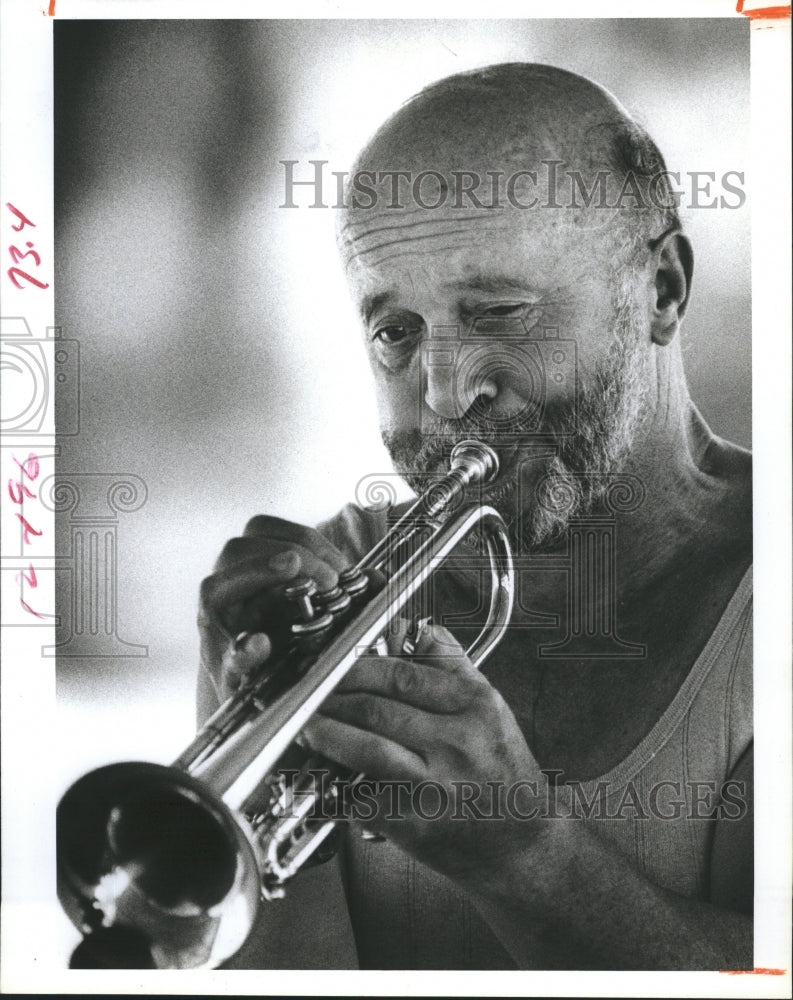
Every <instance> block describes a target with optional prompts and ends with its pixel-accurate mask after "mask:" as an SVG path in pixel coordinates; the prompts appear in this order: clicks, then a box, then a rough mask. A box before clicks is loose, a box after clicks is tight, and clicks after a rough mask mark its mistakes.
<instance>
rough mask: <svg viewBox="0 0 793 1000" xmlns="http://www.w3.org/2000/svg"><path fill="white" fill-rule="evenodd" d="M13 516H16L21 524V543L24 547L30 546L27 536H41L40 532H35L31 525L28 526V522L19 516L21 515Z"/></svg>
mask: <svg viewBox="0 0 793 1000" xmlns="http://www.w3.org/2000/svg"><path fill="white" fill-rule="evenodd" d="M15 516H16V517H17V518H19V520H20V521H21V522H22V527H23V531H22V541H23V542H24V543H25V545H30V539H29V538H28V535H29V534H30V535H40V534H41V532H40V531H37V530H36V529H35V528H34V527H33V525H32V524H29V523H28V522H27V521H26V520H25V518H24V517H22V515H21V514H16V515H15Z"/></svg>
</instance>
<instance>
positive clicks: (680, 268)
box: [650, 229, 694, 347]
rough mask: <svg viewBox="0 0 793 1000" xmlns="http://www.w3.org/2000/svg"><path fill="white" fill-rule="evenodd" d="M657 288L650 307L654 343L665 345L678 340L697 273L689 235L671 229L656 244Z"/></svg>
mask: <svg viewBox="0 0 793 1000" xmlns="http://www.w3.org/2000/svg"><path fill="white" fill-rule="evenodd" d="M652 267H653V269H654V272H655V277H654V282H655V292H654V295H653V301H652V307H651V310H650V334H651V336H652V339H653V343H655V344H658V345H659V346H660V347H665V346H666V345H667V344H669V343H671V341H672V340H674V337H675V334H676V333H677V331H678V329H679V327H680V321H681V320H682V318H683V316H684V315H685V311H686V307H687V306H688V300H689V297H690V295H691V279H692V276H693V274H694V251H693V250H692V248H691V243H690V242H689V240H688V237H686V236H684V235H683V234H682V233H681V232H680V231H679V230H675V229H671V230H670V231H669V232H668V233H664V235H663V236H661V237H660V238H659V239H658V240H656V241H655V243H654V244H653V256H652Z"/></svg>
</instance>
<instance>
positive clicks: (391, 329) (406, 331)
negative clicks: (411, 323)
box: [374, 326, 416, 345]
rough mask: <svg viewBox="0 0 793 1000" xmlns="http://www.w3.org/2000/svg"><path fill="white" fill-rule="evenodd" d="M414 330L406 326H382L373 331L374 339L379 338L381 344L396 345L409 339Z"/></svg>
mask: <svg viewBox="0 0 793 1000" xmlns="http://www.w3.org/2000/svg"><path fill="white" fill-rule="evenodd" d="M415 332H416V331H415V330H412V329H410V328H408V327H406V326H382V327H380V329H379V330H378V331H377V332H376V333H375V335H374V339H375V340H379V341H380V343H381V344H392V345H396V344H401V343H404V341H406V340H409V339H410V338H411V337H413V336H414V334H415Z"/></svg>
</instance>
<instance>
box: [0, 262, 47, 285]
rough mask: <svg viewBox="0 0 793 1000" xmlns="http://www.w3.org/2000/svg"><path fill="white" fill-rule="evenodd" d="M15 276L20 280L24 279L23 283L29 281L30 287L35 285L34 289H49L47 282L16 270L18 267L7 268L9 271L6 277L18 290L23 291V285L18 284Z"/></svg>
mask: <svg viewBox="0 0 793 1000" xmlns="http://www.w3.org/2000/svg"><path fill="white" fill-rule="evenodd" d="M17 274H18V275H19V277H20V278H24V279H25V281H29V282H30V283H31V285H35V286H36V288H49V287H50V285H49V282H48V281H47V282H44V281H39V279H38V278H34V277H33V275H31V274H28V273H27V271H23V270H21V268H18V267H9V269H8V277H9V278H10V279H11V280H12V281H13V282H14V284H15V285H16V287H17V288H19V289H23V290H24V285H20V283H19V282H18V281H17V279H16V275H17Z"/></svg>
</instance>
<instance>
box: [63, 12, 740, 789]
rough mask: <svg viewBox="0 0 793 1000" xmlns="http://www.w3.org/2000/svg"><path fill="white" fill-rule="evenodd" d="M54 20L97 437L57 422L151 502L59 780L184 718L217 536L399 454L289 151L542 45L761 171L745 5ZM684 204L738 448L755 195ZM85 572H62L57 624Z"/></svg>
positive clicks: (691, 326) (693, 162) (697, 308)
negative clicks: (604, 17) (293, 186)
mask: <svg viewBox="0 0 793 1000" xmlns="http://www.w3.org/2000/svg"><path fill="white" fill-rule="evenodd" d="M54 29H55V99H56V103H55V199H56V201H55V204H56V261H57V264H56V300H55V306H56V323H57V324H59V325H60V326H61V327H62V329H63V336H64V337H66V338H72V339H76V340H78V341H79V344H80V389H81V396H80V432H79V434H78V435H75V436H72V437H65V438H63V439H62V441H61V458H60V465H59V470H60V473H61V475H62V476H63V477H64V478H65V479H67V480H68V479H70V478H73V477H75V476H78V475H79V476H83V477H84V478H83V479H81V480H74V481H79V482H80V483H82V484H83V485H84V487H85V488H86V489H88V488H89V487H90V489H93V490H96V489H100V492H101V489H106V487H107V484H108V482H109V481H110V479H113V477H115V479H120V480H123V479H124V478H125V477H126V478H127V479H129V477H130V476H136V477H139V479H140V480H142V482H143V484H145V492H144V491H143V490H142V489H141V488H140V487H137V499H136V501H135V503H130V504H127V506H131V507H132V506H137V509H135V510H128V511H126V510H123V509H122V510H121V512H116V513H115V514H113V515H112V517H111V519H110V521H111V522H112V524H111V528H112V531H111V532H110V533H111V534H112V538H111V539H110V542H109V543H108V544H109V545H110V546H111V548H108V547H107V546H106V547H105V549H104V550H103V551H104V559H105V562H104V565H103V564H102V560H101V558H100V556H101V553H100V554H99V555H97V554H96V553H94V556H92V558H93V559H94V563H93V564H92V565H93V570H92V571H94V572H95V575H97V580H98V581H99V583H101V582H102V580H106V578H107V575H108V574H109V573H112V569H113V567H112V562H114V564H115V577H116V586H115V590H113V588H112V587H110V590H109V591H108V592H107V593H106V594H105V607H106V609H107V608H108V607H109V605H110V604H112V605H113V608H114V614H116V616H117V617H116V622H115V625H114V628H115V630H116V633H117V636H118V638H119V640H121V641H123V642H126V643H130V644H134V645H136V646H138V647H142V648H137V649H133V648H131V647H130V646H127V647H121V646H119V645H118V643H116V644H115V646H114V647H113V648H112V649H110V648H109V647H108V648H107V649H103V648H100V646H101V644H98V643H97V642H95V641H94V640H92V638H91V636H90V635H87V636H84V638H83V640H82V641H81V644H77V645H73V646H72V647H71V652H72V653H77V654H79V655H69V656H62V657H61V658H60V659H59V663H58V670H57V678H58V692H57V694H58V713H57V719H58V726H59V729H60V730H61V731H60V733H59V734H58V744H57V745H58V746H59V748H60V750H59V756H58V761H57V762H56V763H55V766H56V767H58V768H60V769H61V774H60V779H62V781H61V783H62V785H63V786H64V787H65V786H66V784H67V783H68V782H69V781H71V780H73V778H75V777H76V776H77V775H78V774H80V773H82V772H83V771H84V770H86V769H87V768H88V767H92V766H95V765H97V764H100V763H105V762H110V761H112V760H117V759H124V758H130V757H132V758H145V759H151V760H157V761H168V760H169V759H172V758H173V757H174V756H176V755H177V753H178V752H179V751H180V750H181V749H182V747H183V745H184V744H185V743H186V742H187V741H188V739H189V738H190V736H191V734H192V731H193V724H194V684H195V673H196V666H197V662H198V639H197V634H196V630H195V616H196V610H197V592H198V586H199V583H200V581H201V579H202V577H204V576H206V575H207V574H208V573H209V572H210V571H211V568H212V564H213V561H214V559H215V558H216V556H217V554H218V552H219V550H220V549H221V547H222V545H223V543H224V542H225V541H226V539H228V538H229V537H231V536H233V535H235V534H239V533H240V532H241V530H242V528H243V526H244V525H245V523H246V521H247V520H248V519H249V518H250V517H251V516H252V515H253V514H256V513H260V512H262V513H270V514H277V515H279V516H281V517H286V518H289V519H291V520H294V521H299V522H305V523H315V522H317V521H318V520H320V519H322V518H325V517H328V516H330V515H332V514H333V513H334V512H335V511H336V510H337V509H338V508H339V507H340V506H341V505H342V504H344V503H345V502H347V501H348V500H351V499H352V498H353V497H354V496H355V493H356V484H357V483H358V482H359V480H360V479H361V477H363V476H365V475H366V474H368V473H372V472H380V471H385V470H388V469H389V468H390V465H389V462H388V459H387V457H386V455H385V452H384V450H383V448H382V446H381V444H380V441H379V435H378V432H377V421H376V416H375V409H374V399H373V395H372V392H371V389H370V386H369V377H368V369H367V367H366V363H365V359H364V356H363V351H362V349H361V347H360V344H359V334H358V328H357V321H356V317H355V315H354V313H353V310H352V308H351V306H350V304H349V302H348V300H347V293H346V289H345V286H344V282H343V278H342V275H341V270H340V268H339V265H338V263H337V261H336V255H335V247H334V240H333V226H334V221H335V218H334V217H335V214H336V213H335V211H334V210H333V209H332V208H328V209H325V210H311V209H309V208H308V207H306V206H307V205H308V204H309V199H308V197H307V196H306V197H302V198H301V196H300V193H301V192H303V191H307V189H298V196H297V197H296V201H297V203H298V204H299V205H300V206H301V207H299V208H296V209H285V208H281V207H279V206H281V205H282V204H283V203H284V168H283V167H282V166H281V164H280V163H279V161H280V160H297V161H299V164H298V166H297V167H296V168H295V176H296V178H298V179H310V177H311V176H312V175H311V168H310V167H309V165H308V161H309V160H312V159H313V160H327V161H328V165H327V167H326V168H325V169H326V171H327V173H326V176H328V177H329V176H330V171H331V170H346V169H347V168H348V167H349V165H350V163H351V161H352V159H353V157H354V155H355V153H356V151H357V150H358V148H359V147H360V146H361V145H362V144H363V143H364V142H365V140H366V139H367V137H368V136H369V135H370V134H371V133H372V132H373V131H374V130H375V129H376V128H377V126H378V125H379V124H380V123H381V122H382V120H383V119H384V118H385V117H386V116H387V115H388V114H390V113H391V112H392V111H393V110H394V109H395V108H396V107H397V106H398V105H399V104H401V103H402V102H403V101H404V100H405V99H406V98H408V97H409V96H411V95H412V94H413V93H415V92H416V91H417V90H419V89H421V88H422V87H423V86H424V85H426V84H428V83H430V82H431V81H433V80H436V79H439V78H441V77H443V76H446V75H449V74H451V73H454V72H458V71H461V70H464V69H469V68H473V67H475V66H482V65H487V64H488V63H492V62H499V61H509V60H529V61H538V62H545V63H551V64H554V65H557V66H560V67H563V68H566V69H569V70H573V71H575V72H578V73H582V74H585V75H587V76H590V77H592V78H594V79H595V80H597V81H599V82H600V83H602V84H603V85H605V86H606V87H607V88H609V89H610V90H611V91H613V93H614V94H615V95H616V96H617V97H618V98H619V99H620V100H621V101H622V103H623V104H624V105H625V106H626V107H628V109H629V110H631V111H632V112H633V113H634V114H635V115H636V116H637V117H638V118H639V120H640V121H641V122H642V123H643V124H645V125H646V126H647V127H648V129H649V130H650V132H651V134H652V135H653V137H654V138H655V140H656V141H657V143H658V144H659V146H660V148H661V150H662V151H663V153H664V155H665V157H666V160H667V164H668V166H669V168H670V169H671V170H681V171H704V172H712V173H714V174H715V175H716V178H717V180H718V179H719V178H720V177H721V176H722V175H723V173H724V172H726V171H744V170H745V167H746V159H747V148H748V83H749V25H748V22H746V21H745V19H740V18H739V19H735V20H707V21H698V20H684V21H683V20H655V19H654V20H618V21H615V20H609V21H601V20H585V21H569V20H568V21H555V20H547V21H543V20H539V21H537V20H525V21H509V20H498V21H468V20H445V21H438V20H429V21H398V20H383V21H377V20H329V21H319V20H312V21H300V20H294V21H257V22H250V21H228V22H224V21H138V22H135V21H112V22H101V21H86V22H80V21H57V22H56V23H55V25H54ZM733 183H737V182H736V181H735V180H734V179H733ZM689 190H690V187H689ZM718 193H720V191H719V189H718V188H716V194H717V195H718ZM688 200H689V199H688V198H687V199H686V201H688ZM702 200H703V202H705V203H706V204H707V203H709V202H710V201H711V200H712V199H711V198H710V197H706V198H703V199H702ZM326 201H328V202H332V201H333V189H332V188H331V189H330V190H329V192H328V197H327V199H326ZM730 201H731V203H732V204H735V201H736V199H735V197H732V198H731V199H730ZM683 214H684V220H685V224H686V226H687V228H688V232H689V234H690V236H691V238H692V240H693V242H694V245H695V250H696V252H697V265H696V270H695V278H694V298H693V302H692V305H691V308H690V311H689V313H688V316H687V319H686V323H685V326H684V352H685V357H686V362H687V371H688V376H689V380H690V383H691V389H692V394H693V397H694V399H695V400H696V401H697V403H698V404H699V406H700V408H701V409H702V411H703V413H704V415H705V417H706V419H707V420H708V421H709V423H710V424H711V426H712V427H713V429H714V430H715V431H716V432H717V433H719V434H721V435H722V436H724V437H727V438H730V439H732V440H734V441H737V442H738V443H740V444H743V445H747V446H748V445H749V443H750V440H751V428H750V417H751V395H750V389H751V384H750V348H751V345H750V298H749V294H750V260H749V206H748V202H747V204H746V205H744V206H743V207H742V208H740V209H736V210H729V209H724V208H716V209H710V210H707V209H692V208H687V209H684V213H683ZM65 405H66V402H65V401H64V399H63V398H62V399H61V403H60V406H61V409H62V410H63V407H64V406H65ZM96 474H102V475H104V476H105V477H106V478H105V479H102V480H99V479H96ZM88 475H91V476H94V479H92V480H89V479H87V478H85V477H86V476H88ZM107 477H110V478H109V479H108V478H107ZM102 483H104V484H105V486H102V485H101V484H102ZM106 499H107V497H106V496H105V497H100V498H99V500H97V504H98V505H99V506H101V504H102V503H103V502H105V500H106ZM121 506H122V507H123V504H122V505H121ZM97 510H98V507H97ZM84 511H85V507H83V512H84ZM95 515H96V517H97V518H100V517H101V514H100V513H97V512H96V511H95ZM74 517H75V510H74V509H71V511H70V512H66V513H64V514H63V515H62V516H61V518H60V524H59V533H60V534H59V544H60V546H61V549H60V551H61V552H62V553H63V554H64V556H65V558H66V559H67V561H68V560H69V559H71V560H72V563H74V559H75V558H76V556H75V551H74V544H75V542H74V539H75V530H76V529H75V523H74ZM108 523H110V522H108ZM108 530H109V529H108ZM106 537H107V536H106ZM108 553H109V554H108ZM85 558H86V559H87V558H88V557H87V556H86V557H85ZM108 560H111V561H108ZM84 569H85V567H83V570H84ZM76 573H77V570H76V569H75V568H74V565H73V568H72V570H71V571H64V573H63V574H62V575H63V580H62V585H61V591H60V593H61V602H60V607H59V611H60V613H61V614H62V615H63V616H64V618H65V626H64V628H63V629H62V630H61V633H60V639H61V640H65V639H67V638H68V635H69V631H70V622H71V615H72V612H71V610H70V604H71V602H72V599H73V597H74V595H75V593H77V591H79V586H78V584H77V583H76V580H77V576H76V575H75V574H76ZM102 574H104V576H103V575H102ZM70 581H71V582H70ZM97 585H99V584H97ZM78 596H79V595H78ZM108 614H109V612H108ZM111 617H112V616H111ZM88 631H89V632H90V629H89V630H88ZM92 643H93V645H92ZM108 652H109V653H110V654H112V655H107V654H108ZM97 653H99V654H100V655H96V654H97ZM127 653H134V654H135V655H126V654H127ZM86 654H88V655H86Z"/></svg>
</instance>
